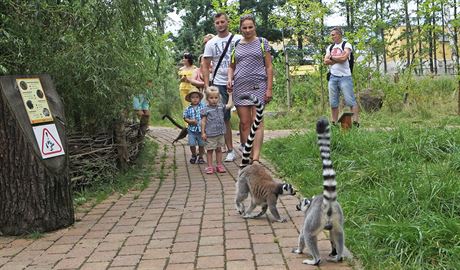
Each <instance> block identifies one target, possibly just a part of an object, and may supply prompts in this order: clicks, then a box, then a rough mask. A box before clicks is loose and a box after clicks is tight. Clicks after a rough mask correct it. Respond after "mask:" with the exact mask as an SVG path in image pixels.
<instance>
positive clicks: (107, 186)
mask: <svg viewBox="0 0 460 270" xmlns="http://www.w3.org/2000/svg"><path fill="white" fill-rule="evenodd" d="M157 155H158V144H157V143H155V142H153V141H151V140H148V139H146V140H145V145H144V147H143V148H142V150H141V152H140V153H139V156H138V158H137V159H136V162H135V163H134V165H133V166H132V167H131V168H129V169H128V170H127V171H126V172H123V173H120V174H118V175H117V176H116V177H115V178H114V179H113V181H111V182H110V183H107V182H96V184H94V185H92V186H90V187H88V188H86V189H83V190H80V191H75V192H74V206H75V207H78V206H81V205H83V204H89V205H90V206H94V205H96V204H98V203H100V202H102V201H103V200H105V199H106V198H107V197H109V196H110V195H112V194H113V193H115V192H116V193H120V194H125V193H127V192H128V191H131V190H139V191H142V190H144V189H145V188H147V187H148V185H149V183H150V178H151V177H152V175H153V174H155V173H156V172H155V168H154V163H153V161H154V160H155V158H156V157H157ZM136 196H137V195H135V197H134V198H135V199H136ZM137 197H138V196H137Z"/></svg>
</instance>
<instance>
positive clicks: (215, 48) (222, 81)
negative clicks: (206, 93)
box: [203, 33, 243, 85]
mask: <svg viewBox="0 0 460 270" xmlns="http://www.w3.org/2000/svg"><path fill="white" fill-rule="evenodd" d="M231 35H232V34H231V33H229V34H228V36H226V37H224V38H220V37H219V36H214V37H213V38H212V39H210V40H209V41H208V42H207V43H206V47H205V48H204V53H203V57H206V58H208V57H209V58H211V61H212V69H213V71H212V74H213V78H214V84H215V85H227V78H228V74H227V71H228V66H229V65H230V56H231V54H232V50H233V47H235V42H236V41H237V40H239V39H241V38H243V37H242V36H241V35H238V34H236V35H235V36H233V38H232V41H231V42H232V44H230V46H228V49H227V53H226V54H225V56H224V58H223V59H222V62H221V63H220V66H219V69H218V70H217V74H216V72H215V69H216V66H217V63H218V62H219V59H220V56H221V55H222V52H223V51H224V49H225V46H226V45H227V41H228V39H229V38H230V36H231Z"/></svg>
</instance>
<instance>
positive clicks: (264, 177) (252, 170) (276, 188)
mask: <svg viewBox="0 0 460 270" xmlns="http://www.w3.org/2000/svg"><path fill="white" fill-rule="evenodd" d="M245 98H246V99H248V98H249V97H245ZM250 98H251V99H252V100H253V102H254V104H256V118H255V120H254V122H253V123H252V125H251V130H250V132H249V135H248V139H247V141H246V143H245V145H244V149H243V158H242V161H241V165H240V170H239V172H238V180H237V182H236V198H235V204H236V210H237V211H238V212H239V213H240V214H241V215H243V217H244V218H257V217H260V216H262V215H263V214H265V213H266V212H267V208H270V212H271V213H272V215H273V216H274V217H275V219H276V221H278V222H285V221H286V219H284V218H281V217H280V215H279V213H278V209H277V208H276V203H277V201H278V196H280V195H295V193H296V192H295V190H294V188H293V187H292V185H291V184H286V183H278V182H276V181H274V180H273V178H272V177H271V176H270V174H268V173H267V172H266V171H265V169H264V167H263V166H261V165H260V164H250V158H249V156H250V154H251V149H252V145H253V142H254V138H255V135H256V131H257V128H258V127H259V125H260V123H261V122H262V119H263V110H264V106H263V104H262V103H261V102H260V101H259V100H258V99H257V97H255V96H254V95H251V97H250ZM249 193H251V206H250V207H249V208H248V209H247V210H246V211H245V207H244V203H243V201H244V200H245V199H246V198H247V197H248V194H249ZM257 205H260V206H261V207H262V211H261V212H260V213H258V214H252V211H253V210H254V208H255V207H256V206H257Z"/></svg>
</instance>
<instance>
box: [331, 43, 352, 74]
mask: <svg viewBox="0 0 460 270" xmlns="http://www.w3.org/2000/svg"><path fill="white" fill-rule="evenodd" d="M343 42H345V48H348V49H350V53H351V52H352V51H353V48H352V47H351V44H350V43H348V42H346V41H343ZM331 46H332V45H329V46H327V48H326V56H328V55H332V56H340V55H342V54H343V53H344V52H343V51H342V42H340V43H339V44H334V47H332V51H331V50H330V47H331ZM330 70H331V74H332V75H335V76H351V70H350V64H349V63H348V60H347V61H345V62H343V63H335V64H333V65H331V67H330Z"/></svg>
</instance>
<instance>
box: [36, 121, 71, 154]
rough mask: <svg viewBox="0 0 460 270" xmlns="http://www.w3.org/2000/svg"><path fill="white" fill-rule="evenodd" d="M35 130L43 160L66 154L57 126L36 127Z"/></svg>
mask: <svg viewBox="0 0 460 270" xmlns="http://www.w3.org/2000/svg"><path fill="white" fill-rule="evenodd" d="M33 130H34V134H35V140H36V141H37V143H38V147H39V148H40V153H41V155H42V158H43V159H47V158H51V157H56V156H61V155H64V154H65V153H64V148H63V147H62V142H61V138H59V134H58V131H57V129H56V125H55V124H48V125H41V126H34V127H33Z"/></svg>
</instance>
